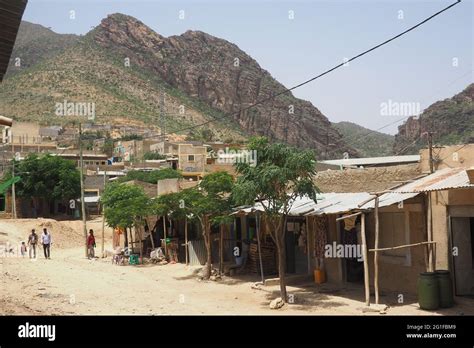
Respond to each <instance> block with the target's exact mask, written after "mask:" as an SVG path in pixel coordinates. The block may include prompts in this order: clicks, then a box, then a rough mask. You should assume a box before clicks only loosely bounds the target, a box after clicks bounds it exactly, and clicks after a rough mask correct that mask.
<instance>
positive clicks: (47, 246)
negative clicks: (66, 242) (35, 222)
mask: <svg viewBox="0 0 474 348" xmlns="http://www.w3.org/2000/svg"><path fill="white" fill-rule="evenodd" d="M40 241H41V244H42V245H43V252H44V258H45V259H51V245H52V244H53V241H52V239H51V234H50V233H49V232H48V229H47V228H43V233H42V234H41V236H38V234H37V233H36V231H35V229H34V228H33V229H32V230H31V234H30V235H29V236H28V242H27V243H28V244H25V242H21V255H22V256H25V255H26V252H27V250H28V249H29V253H28V254H29V256H30V259H32V258H36V245H38V244H39V242H40Z"/></svg>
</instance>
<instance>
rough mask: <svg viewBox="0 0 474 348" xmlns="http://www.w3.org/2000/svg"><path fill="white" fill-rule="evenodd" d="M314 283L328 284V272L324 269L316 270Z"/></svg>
mask: <svg viewBox="0 0 474 348" xmlns="http://www.w3.org/2000/svg"><path fill="white" fill-rule="evenodd" d="M314 282H315V283H316V284H322V283H326V272H324V270H322V269H315V270H314Z"/></svg>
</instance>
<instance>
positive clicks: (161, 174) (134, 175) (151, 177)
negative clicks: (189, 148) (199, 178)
mask: <svg viewBox="0 0 474 348" xmlns="http://www.w3.org/2000/svg"><path fill="white" fill-rule="evenodd" d="M182 177H183V176H182V175H181V173H180V172H179V171H177V170H175V169H173V168H164V169H160V170H152V171H150V172H146V171H142V170H131V171H129V172H128V173H127V175H126V176H124V177H122V178H120V179H119V182H126V181H131V180H138V181H144V182H148V183H150V184H156V183H157V182H158V180H163V179H174V178H177V179H179V178H182Z"/></svg>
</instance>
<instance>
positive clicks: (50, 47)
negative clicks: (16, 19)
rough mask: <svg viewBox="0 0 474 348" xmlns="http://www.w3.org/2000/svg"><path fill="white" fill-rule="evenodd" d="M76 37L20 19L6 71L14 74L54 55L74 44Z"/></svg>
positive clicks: (77, 37)
mask: <svg viewBox="0 0 474 348" xmlns="http://www.w3.org/2000/svg"><path fill="white" fill-rule="evenodd" d="M78 39H79V36H77V35H73V34H57V33H55V32H54V31H52V30H51V29H49V28H45V27H43V26H42V25H39V24H33V23H29V22H26V21H22V22H21V24H20V28H19V29H18V35H17V39H16V41H15V46H14V48H13V52H12V55H11V59H10V64H9V68H8V73H9V74H15V73H17V72H19V71H21V70H24V69H27V68H29V67H31V66H33V65H35V64H38V63H40V62H41V61H43V60H45V59H48V58H51V57H54V56H55V55H57V54H58V53H59V52H62V51H63V50H65V49H66V48H68V47H70V46H72V45H74V44H75V43H76V42H77V40H78ZM18 59H19V60H18ZM18 64H19V66H18Z"/></svg>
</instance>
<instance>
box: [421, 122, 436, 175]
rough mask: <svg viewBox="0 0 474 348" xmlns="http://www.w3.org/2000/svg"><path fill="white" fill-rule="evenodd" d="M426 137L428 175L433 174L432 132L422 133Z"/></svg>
mask: <svg viewBox="0 0 474 348" xmlns="http://www.w3.org/2000/svg"><path fill="white" fill-rule="evenodd" d="M423 134H425V135H426V136H428V156H429V158H428V161H429V164H430V173H433V172H434V160H433V134H434V132H430V131H428V132H424V133H423Z"/></svg>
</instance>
